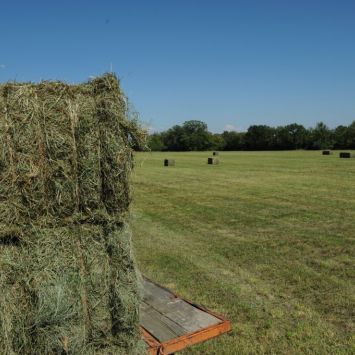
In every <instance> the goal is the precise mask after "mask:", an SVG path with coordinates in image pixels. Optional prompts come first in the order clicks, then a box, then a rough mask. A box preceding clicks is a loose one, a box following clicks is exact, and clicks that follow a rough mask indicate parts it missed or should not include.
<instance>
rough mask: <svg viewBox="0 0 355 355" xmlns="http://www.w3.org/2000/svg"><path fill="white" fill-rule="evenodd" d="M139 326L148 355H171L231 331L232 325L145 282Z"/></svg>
mask: <svg viewBox="0 0 355 355" xmlns="http://www.w3.org/2000/svg"><path fill="white" fill-rule="evenodd" d="M143 284H144V297H143V301H142V304H141V311H140V325H141V330H142V334H143V336H144V338H145V341H146V344H147V349H148V350H149V351H148V352H149V354H172V353H174V352H176V351H180V350H182V349H184V348H186V347H188V346H190V345H193V344H196V343H200V342H202V341H205V340H208V339H211V338H213V337H216V336H218V335H220V334H223V333H225V332H228V331H229V330H230V329H231V326H230V322H229V321H228V320H226V319H224V318H223V317H222V316H219V315H216V314H213V313H212V312H210V311H208V310H206V309H205V308H203V307H201V306H198V305H195V304H193V303H191V302H189V301H186V300H184V299H182V298H181V297H179V296H177V295H175V294H174V293H173V292H171V291H170V290H168V289H166V288H164V287H162V286H159V285H157V284H155V283H154V282H152V281H150V280H148V279H146V278H144V280H143Z"/></svg>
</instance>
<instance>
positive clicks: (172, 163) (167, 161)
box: [164, 159, 175, 166]
mask: <svg viewBox="0 0 355 355" xmlns="http://www.w3.org/2000/svg"><path fill="white" fill-rule="evenodd" d="M164 166H175V159H164Z"/></svg>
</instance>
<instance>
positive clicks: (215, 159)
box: [207, 158, 219, 165]
mask: <svg viewBox="0 0 355 355" xmlns="http://www.w3.org/2000/svg"><path fill="white" fill-rule="evenodd" d="M207 164H210V165H217V164H219V160H218V159H217V158H208V159H207Z"/></svg>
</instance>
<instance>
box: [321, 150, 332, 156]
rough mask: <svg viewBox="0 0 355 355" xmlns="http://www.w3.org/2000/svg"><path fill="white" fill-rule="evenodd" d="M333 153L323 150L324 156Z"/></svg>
mask: <svg viewBox="0 0 355 355" xmlns="http://www.w3.org/2000/svg"><path fill="white" fill-rule="evenodd" d="M331 154H333V152H332V151H331V150H323V152H322V155H331Z"/></svg>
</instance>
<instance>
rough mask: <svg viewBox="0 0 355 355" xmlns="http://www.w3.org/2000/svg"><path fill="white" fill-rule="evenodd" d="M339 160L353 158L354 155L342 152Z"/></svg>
mask: <svg viewBox="0 0 355 355" xmlns="http://www.w3.org/2000/svg"><path fill="white" fill-rule="evenodd" d="M339 158H353V155H352V154H351V153H349V152H340V153H339Z"/></svg>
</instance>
